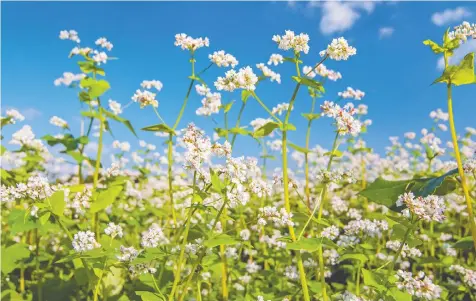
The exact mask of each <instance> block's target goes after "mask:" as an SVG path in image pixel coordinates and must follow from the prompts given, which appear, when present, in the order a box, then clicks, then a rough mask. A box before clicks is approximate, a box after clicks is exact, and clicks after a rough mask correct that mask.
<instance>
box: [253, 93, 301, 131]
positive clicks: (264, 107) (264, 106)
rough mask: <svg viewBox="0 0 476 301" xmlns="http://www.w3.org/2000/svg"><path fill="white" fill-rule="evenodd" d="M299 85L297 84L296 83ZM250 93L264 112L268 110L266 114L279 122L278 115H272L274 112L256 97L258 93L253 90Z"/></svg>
mask: <svg viewBox="0 0 476 301" xmlns="http://www.w3.org/2000/svg"><path fill="white" fill-rule="evenodd" d="M298 86H299V84H298ZM251 95H253V98H254V99H256V101H258V103H259V104H260V105H261V106H262V107H263V109H265V111H266V112H268V114H269V115H270V116H271V117H273V118H274V119H276V121H277V122H278V123H279V124H281V123H282V122H281V119H279V118H278V117H276V115H274V113H273V112H272V111H271V110H270V109H269V108H268V107H267V106H266V105H265V104H264V102H263V101H261V99H260V98H259V97H258V95H256V93H255V92H254V91H251Z"/></svg>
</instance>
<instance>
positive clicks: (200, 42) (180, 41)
mask: <svg viewBox="0 0 476 301" xmlns="http://www.w3.org/2000/svg"><path fill="white" fill-rule="evenodd" d="M174 45H175V46H179V47H180V48H182V50H190V51H192V52H194V51H195V50H197V49H198V48H202V47H208V46H210V41H209V40H208V38H196V39H194V38H192V37H191V36H188V35H186V34H184V33H179V34H176V35H175V43H174Z"/></svg>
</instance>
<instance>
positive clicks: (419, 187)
mask: <svg viewBox="0 0 476 301" xmlns="http://www.w3.org/2000/svg"><path fill="white" fill-rule="evenodd" d="M457 174H458V169H457V168H455V169H453V170H450V171H448V172H447V173H445V174H444V175H441V176H439V177H434V178H424V179H416V180H414V181H415V183H414V185H413V186H412V188H411V191H412V192H413V193H414V194H415V195H416V196H423V197H425V196H427V195H430V194H436V195H446V194H448V193H450V192H452V191H453V190H455V189H456V182H455V181H454V180H453V179H452V176H454V175H457Z"/></svg>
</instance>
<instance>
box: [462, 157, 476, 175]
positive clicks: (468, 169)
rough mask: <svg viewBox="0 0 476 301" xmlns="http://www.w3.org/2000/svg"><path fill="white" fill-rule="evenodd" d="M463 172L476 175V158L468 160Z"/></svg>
mask: <svg viewBox="0 0 476 301" xmlns="http://www.w3.org/2000/svg"><path fill="white" fill-rule="evenodd" d="M463 170H464V172H465V173H468V174H470V173H476V157H473V158H471V159H468V160H466V162H464V164H463Z"/></svg>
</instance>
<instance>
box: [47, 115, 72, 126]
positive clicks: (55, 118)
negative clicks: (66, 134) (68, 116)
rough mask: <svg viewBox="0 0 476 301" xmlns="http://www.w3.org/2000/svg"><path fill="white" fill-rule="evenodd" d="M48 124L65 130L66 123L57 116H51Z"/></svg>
mask: <svg viewBox="0 0 476 301" xmlns="http://www.w3.org/2000/svg"><path fill="white" fill-rule="evenodd" d="M50 123H51V124H52V125H54V126H57V127H60V128H67V127H68V123H67V122H66V121H65V120H64V119H61V118H59V117H58V116H53V117H51V118H50Z"/></svg>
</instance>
